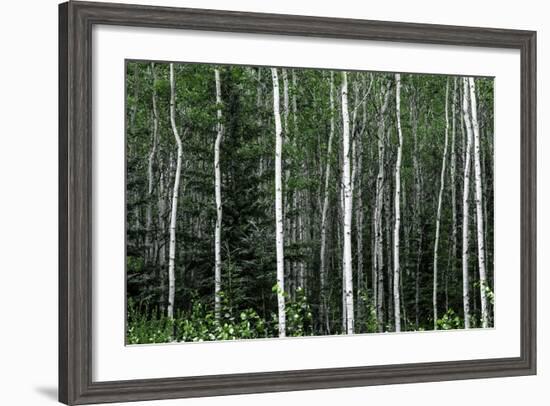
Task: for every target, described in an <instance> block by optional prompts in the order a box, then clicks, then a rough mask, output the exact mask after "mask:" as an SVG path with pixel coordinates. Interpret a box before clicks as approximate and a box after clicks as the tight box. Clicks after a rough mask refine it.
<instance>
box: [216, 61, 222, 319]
mask: <svg viewBox="0 0 550 406" xmlns="http://www.w3.org/2000/svg"><path fill="white" fill-rule="evenodd" d="M214 77H215V81H216V106H217V109H216V115H217V125H216V128H217V135H216V142H215V143H214V187H215V195H216V229H215V236H214V258H215V265H214V267H215V269H214V302H215V303H214V314H215V317H216V319H219V318H220V310H221V298H220V292H221V288H222V257H221V233H222V231H221V230H222V185H221V183H222V180H221V172H220V144H221V142H222V137H223V124H222V91H221V80H220V70H219V69H218V68H215V69H214Z"/></svg>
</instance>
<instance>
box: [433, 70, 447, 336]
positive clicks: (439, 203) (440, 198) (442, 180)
mask: <svg viewBox="0 0 550 406" xmlns="http://www.w3.org/2000/svg"><path fill="white" fill-rule="evenodd" d="M448 144H449V81H448V80H447V87H446V89H445V141H444V146H443V159H442V162H441V175H440V178H439V196H438V198H437V214H436V217H435V244H434V268H433V271H434V274H433V296H432V305H433V318H434V320H433V322H434V330H437V318H438V316H437V277H438V275H437V272H438V269H437V266H438V262H437V261H438V253H439V252H438V250H439V233H440V228H441V207H442V204H443V190H444V189H445V169H446V165H447V146H448Z"/></svg>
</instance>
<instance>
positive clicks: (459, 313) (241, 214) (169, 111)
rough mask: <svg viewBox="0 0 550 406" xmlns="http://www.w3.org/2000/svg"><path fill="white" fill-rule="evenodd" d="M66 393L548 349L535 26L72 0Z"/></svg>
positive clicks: (350, 376) (391, 379)
mask: <svg viewBox="0 0 550 406" xmlns="http://www.w3.org/2000/svg"><path fill="white" fill-rule="evenodd" d="M59 7H60V8H59V33H60V35H59V39H60V46H59V96H60V97H59V239H60V244H59V247H60V248H59V249H60V252H59V316H60V317H59V400H60V401H61V402H63V403H65V404H71V405H72V404H87V403H101V402H120V401H136V400H151V399H167V398H184V397H196V396H215V395H229V394H245V393H258V392H275V391H291V390H305V389H318V388H339V387H353V386H366V385H378V384H395V383H411V382H426V381H440V380H454V379H471V378H488V377H503V376H518V375H530V374H535V373H536V323H535V320H536V308H535V303H536V289H535V287H536V279H535V273H536V272H535V271H536V252H535V250H536V226H535V224H536V221H535V220H536V177H535V176H536V55H535V49H536V33H535V32H532V31H518V30H506V29H492V28H475V27H456V26H442V25H426V24H411V23H401V22H382V21H366V20H354V19H336V18H319V17H306V16H294V15H277V14H259V13H243V12H230V11H216V10H199V9H183V8H167V7H149V6H137V5H122V4H110V3H86V2H73V1H70V2H68V3H63V4H61V5H60V6H59Z"/></svg>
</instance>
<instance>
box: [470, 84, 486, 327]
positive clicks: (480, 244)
mask: <svg viewBox="0 0 550 406" xmlns="http://www.w3.org/2000/svg"><path fill="white" fill-rule="evenodd" d="M468 82H469V87H470V104H471V108H472V128H473V132H474V173H475V194H476V214H477V258H478V262H479V289H480V291H479V294H480V298H481V325H482V327H483V328H487V327H489V311H488V303H487V291H486V289H487V276H486V270H485V234H484V232H483V208H482V193H481V187H482V186H481V184H482V179H481V165H480V159H479V155H480V141H479V125H478V122H477V101H476V87H475V86H476V85H475V80H474V78H472V77H470V78H468Z"/></svg>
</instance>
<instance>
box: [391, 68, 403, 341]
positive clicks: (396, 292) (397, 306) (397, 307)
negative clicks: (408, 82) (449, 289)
mask: <svg viewBox="0 0 550 406" xmlns="http://www.w3.org/2000/svg"><path fill="white" fill-rule="evenodd" d="M395 110H396V115H397V136H398V139H399V144H398V145H397V162H396V163H395V200H394V212H395V223H394V228H393V300H394V305H393V311H394V318H395V331H396V332H400V331H401V297H400V286H401V285H400V276H401V275H400V274H401V269H400V268H399V265H400V263H399V228H400V222H401V205H400V202H401V199H400V196H401V156H402V148H403V133H402V131H401V75H400V74H399V73H397V74H396V75H395Z"/></svg>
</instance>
